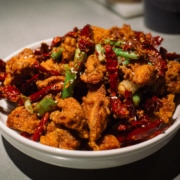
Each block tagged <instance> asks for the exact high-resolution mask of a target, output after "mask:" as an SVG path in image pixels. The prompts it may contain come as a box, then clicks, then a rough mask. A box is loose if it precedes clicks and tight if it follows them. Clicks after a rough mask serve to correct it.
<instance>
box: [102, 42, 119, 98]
mask: <svg viewBox="0 0 180 180" xmlns="http://www.w3.org/2000/svg"><path fill="white" fill-rule="evenodd" d="M105 56H106V69H107V72H108V76H109V84H110V90H111V96H116V94H117V86H118V82H119V80H118V59H117V56H116V54H115V53H114V51H113V50H112V48H111V46H110V45H106V46H105Z"/></svg>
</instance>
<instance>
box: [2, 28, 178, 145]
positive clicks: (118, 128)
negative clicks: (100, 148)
mask: <svg viewBox="0 0 180 180" xmlns="http://www.w3.org/2000/svg"><path fill="white" fill-rule="evenodd" d="M65 36H71V37H74V38H76V37H78V38H77V48H76V50H75V54H74V68H73V70H72V68H70V67H69V66H68V65H67V64H66V62H63V61H62V60H61V57H62V52H63V48H59V47H60V45H61V41H62V39H63V38H64V37H65ZM65 36H64V37H59V36H57V37H55V38H54V39H53V40H52V42H51V44H50V45H48V44H46V43H42V44H41V46H40V47H39V48H37V49H35V50H34V55H35V56H36V58H37V60H38V62H39V63H35V64H34V68H35V69H36V70H37V71H36V72H37V73H35V74H33V76H32V77H31V78H29V79H25V80H24V81H23V82H22V83H21V85H19V86H16V85H13V84H12V85H8V86H4V85H3V82H4V80H5V78H6V76H7V73H6V63H5V62H4V61H3V60H0V82H1V86H0V98H5V99H7V100H8V101H10V102H13V103H15V104H16V105H24V106H25V107H26V108H27V109H28V111H30V112H36V113H37V114H38V116H39V117H41V120H40V123H39V127H38V128H37V129H36V130H35V132H34V134H33V135H31V139H32V140H34V141H39V138H40V136H41V135H42V134H43V131H44V126H45V125H46V124H47V121H48V118H49V113H50V112H51V111H53V109H54V108H55V107H56V102H55V101H54V100H52V99H51V98H49V99H48V98H46V99H43V98H44V97H45V96H46V95H47V94H49V93H61V97H62V98H63V99H64V98H68V97H72V96H75V94H74V89H75V88H76V83H77V81H79V75H80V73H81V72H82V71H83V68H84V64H85V63H86V60H87V57H88V56H89V55H90V54H91V53H92V52H95V53H96V55H97V56H98V59H99V61H100V62H102V63H105V64H106V70H107V77H106V78H104V79H105V81H106V82H105V84H106V87H107V89H108V90H107V92H108V93H109V94H108V95H109V98H110V109H111V116H112V117H111V122H110V123H109V127H108V128H107V131H108V130H109V131H110V132H111V133H113V134H114V135H115V136H116V137H117V138H118V140H119V142H120V143H121V145H122V146H128V145H131V144H136V143H138V142H142V141H145V140H147V139H150V138H152V137H154V136H156V135H158V134H160V133H163V132H164V130H165V129H166V128H168V127H169V126H170V124H165V123H164V122H163V121H162V120H161V119H155V120H151V117H150V114H152V112H153V111H155V110H156V111H157V110H158V109H159V108H160V107H161V102H160V100H159V98H158V96H157V95H156V94H155V95H152V94H150V95H148V98H146V100H143V101H142V99H141V95H138V94H136V95H134V94H132V92H130V91H126V92H125V96H124V97H123V99H122V97H121V96H120V95H119V94H118V84H119V82H120V73H119V67H118V66H119V58H118V57H123V59H124V61H123V62H122V64H123V65H124V66H126V65H128V64H130V63H131V61H136V60H137V61H138V60H140V59H141V58H143V57H144V56H146V59H148V62H147V63H151V64H152V65H153V66H155V68H156V70H157V72H158V73H157V74H158V76H159V77H161V76H164V75H165V71H166V68H167V60H165V59H178V58H179V57H180V56H179V55H178V54H176V53H167V51H166V50H165V49H164V48H162V47H161V48H160V50H158V49H157V47H158V46H159V45H160V44H161V42H162V40H163V39H162V38H161V37H159V36H157V37H151V38H150V40H149V39H148V38H147V39H146V38H145V36H144V34H143V33H142V32H135V37H134V38H135V40H134V41H138V42H140V41H141V51H140V50H139V51H138V50H137V49H135V47H134V44H133V43H132V42H128V41H127V40H124V39H123V38H122V39H117V40H115V39H110V38H107V39H104V40H103V42H102V43H98V44H94V41H93V34H92V30H91V26H90V25H86V26H84V27H83V28H82V29H81V30H78V29H77V28H75V29H74V30H73V31H71V32H69V33H67V34H66V35H65ZM54 47H57V48H56V50H54V51H52V49H53V48H54ZM49 58H52V59H53V60H54V61H55V62H58V63H64V64H65V72H64V76H65V80H64V87H63V90H62V92H60V90H59V89H58V87H56V85H55V84H50V85H48V86H46V87H45V88H42V89H37V87H36V81H37V80H38V79H40V78H41V75H42V74H46V76H47V77H50V76H56V75H60V72H58V71H54V70H47V69H45V68H44V67H43V66H41V62H42V61H44V60H47V59H49ZM122 64H121V65H122ZM145 95H147V94H145ZM34 102H38V103H37V105H36V107H35V108H34V109H32V106H31V103H34ZM142 102H143V103H142ZM138 108H139V109H140V108H142V109H143V110H144V111H145V112H146V113H144V114H143V116H141V117H138V115H137V114H136V109H138ZM127 110H128V111H127ZM129 112H130V115H129ZM127 115H128V117H129V119H131V120H129V121H127V120H126V117H127ZM22 134H23V133H22ZM23 135H25V134H23Z"/></svg>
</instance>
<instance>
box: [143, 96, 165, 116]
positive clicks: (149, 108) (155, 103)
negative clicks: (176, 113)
mask: <svg viewBox="0 0 180 180" xmlns="http://www.w3.org/2000/svg"><path fill="white" fill-rule="evenodd" d="M161 106H162V103H161V101H160V99H159V98H158V97H157V96H153V97H151V98H148V99H147V100H146V101H145V104H144V105H143V108H144V110H145V112H146V113H148V114H152V113H153V112H155V111H158V110H159V108H160V107H161Z"/></svg>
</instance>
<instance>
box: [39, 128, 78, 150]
mask: <svg viewBox="0 0 180 180" xmlns="http://www.w3.org/2000/svg"><path fill="white" fill-rule="evenodd" d="M40 143H42V144H44V145H48V146H53V147H59V148H62V149H69V150H76V149H78V147H79V145H80V141H79V140H78V139H76V138H75V137H74V136H73V135H72V134H71V133H70V131H68V130H65V129H60V128H56V129H55V130H54V131H51V132H49V133H47V134H46V135H44V136H41V137H40Z"/></svg>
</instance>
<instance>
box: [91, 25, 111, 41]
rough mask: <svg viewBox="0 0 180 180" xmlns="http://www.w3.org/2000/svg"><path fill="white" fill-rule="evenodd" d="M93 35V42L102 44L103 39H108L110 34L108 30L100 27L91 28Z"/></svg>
mask: <svg viewBox="0 0 180 180" xmlns="http://www.w3.org/2000/svg"><path fill="white" fill-rule="evenodd" d="M91 29H92V34H93V40H94V43H95V44H98V43H101V41H102V40H103V39H106V38H107V37H108V36H109V34H110V32H109V30H108V29H104V28H101V27H98V26H91Z"/></svg>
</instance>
